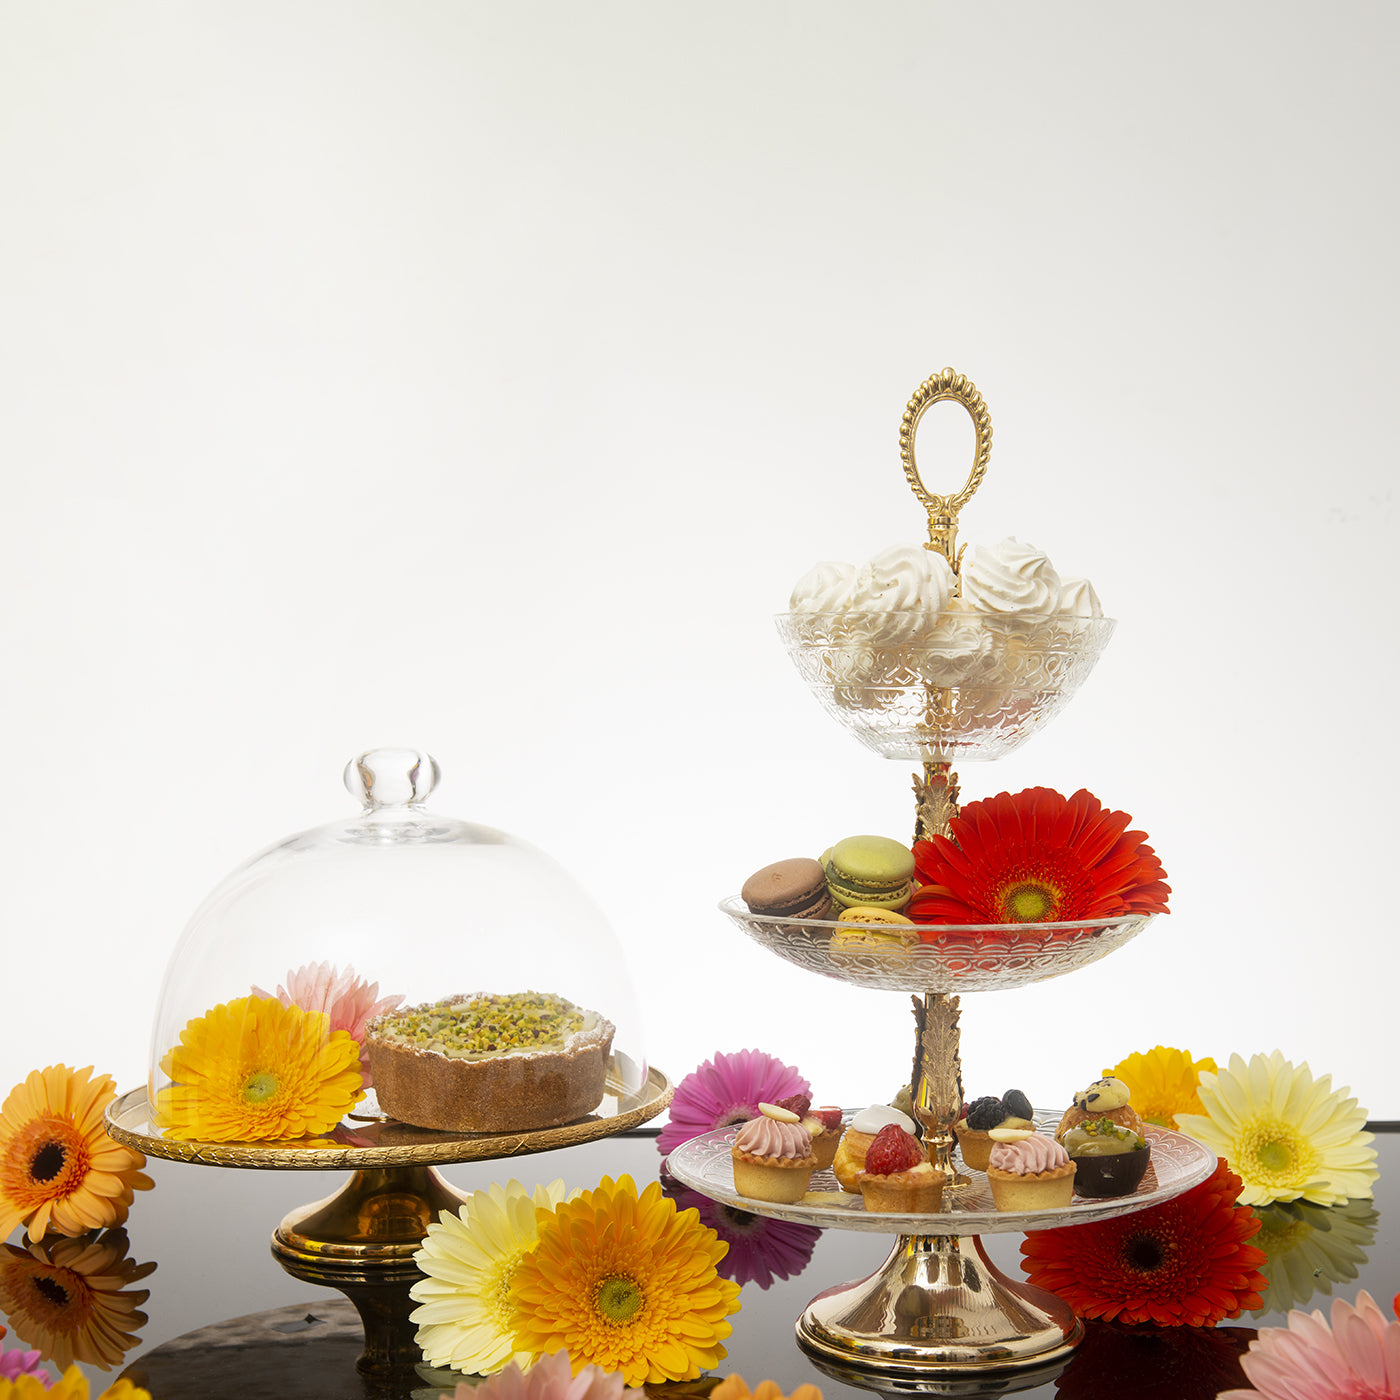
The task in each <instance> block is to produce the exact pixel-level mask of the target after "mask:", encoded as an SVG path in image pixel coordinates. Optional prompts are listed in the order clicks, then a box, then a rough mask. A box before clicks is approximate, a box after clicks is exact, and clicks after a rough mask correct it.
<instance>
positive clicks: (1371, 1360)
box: [1219, 1291, 1400, 1400]
mask: <svg viewBox="0 0 1400 1400" xmlns="http://www.w3.org/2000/svg"><path fill="white" fill-rule="evenodd" d="M1240 1364H1241V1365H1242V1366H1243V1367H1244V1373H1245V1375H1246V1376H1248V1377H1249V1379H1250V1380H1251V1381H1252V1382H1253V1386H1254V1388H1253V1389H1252V1390H1225V1391H1222V1392H1221V1393H1220V1397H1219V1400H1396V1397H1400V1322H1394V1321H1391V1322H1388V1321H1387V1320H1386V1317H1385V1314H1384V1313H1383V1312H1381V1310H1380V1308H1379V1307H1378V1306H1377V1305H1376V1301H1375V1299H1374V1298H1372V1297H1371V1295H1370V1294H1369V1293H1367V1292H1365V1291H1362V1292H1361V1293H1359V1294H1358V1295H1357V1298H1356V1306H1355V1307H1352V1305H1351V1304H1350V1303H1348V1302H1346V1301H1345V1300H1344V1299H1342V1298H1338V1299H1336V1300H1335V1301H1334V1302H1333V1304H1332V1317H1331V1323H1330V1325H1329V1323H1328V1320H1327V1318H1325V1317H1323V1315H1322V1313H1321V1312H1320V1311H1318V1312H1311V1313H1305V1312H1299V1311H1298V1310H1297V1309H1296V1308H1295V1309H1294V1310H1293V1311H1292V1312H1291V1313H1289V1314H1288V1326H1287V1327H1261V1328H1260V1329H1259V1335H1258V1336H1257V1337H1256V1338H1255V1339H1254V1342H1253V1344H1252V1345H1251V1346H1250V1348H1249V1351H1248V1353H1247V1354H1246V1355H1245V1357H1244V1358H1243V1360H1242V1361H1241V1363H1240Z"/></svg>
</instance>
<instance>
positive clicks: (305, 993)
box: [253, 962, 403, 1089]
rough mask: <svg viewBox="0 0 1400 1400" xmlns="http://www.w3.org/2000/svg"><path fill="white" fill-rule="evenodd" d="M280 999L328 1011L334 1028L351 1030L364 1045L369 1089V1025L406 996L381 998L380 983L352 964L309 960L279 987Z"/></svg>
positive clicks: (365, 1080) (363, 1076)
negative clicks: (340, 966) (357, 971)
mask: <svg viewBox="0 0 1400 1400" xmlns="http://www.w3.org/2000/svg"><path fill="white" fill-rule="evenodd" d="M253 995H254V996H258V997H267V998H268V999H269V1000H272V999H273V997H272V993H271V992H265V991H263V990H262V988H261V987H254V988H253ZM276 1000H278V1001H280V1002H281V1003H282V1005H283V1006H297V1007H300V1008H301V1010H303V1011H324V1012H325V1013H326V1015H327V1016H329V1017H330V1022H331V1023H330V1030H331V1032H332V1034H333V1033H334V1032H336V1031H348V1032H349V1033H350V1034H351V1035H352V1036H353V1037H354V1038H355V1040H356V1041H358V1042H359V1045H360V1078H361V1080H362V1082H363V1084H364V1087H365V1088H366V1089H368V1088H370V1087H371V1085H372V1084H373V1082H374V1081H373V1080H372V1079H371V1077H370V1072H369V1052H368V1051H367V1050H366V1049H365V1044H364V1043H365V1026H366V1024H367V1023H368V1022H369V1021H371V1020H372V1019H373V1018H374V1017H375V1016H382V1015H383V1014H384V1013H385V1012H386V1011H392V1010H393V1009H394V1008H395V1007H396V1006H397V1005H398V1004H399V1003H400V1002H401V1001H402V1000H403V997H402V996H401V995H400V996H391V997H381V996H380V995H379V983H378V982H367V981H366V980H365V979H364V978H363V977H358V976H356V974H355V969H354V968H353V967H351V966H350V964H349V963H346V965H345V971H344V972H341V971H340V970H339V969H338V968H337V967H336V966H335V965H334V964H333V963H328V962H319V963H306V964H304V965H303V966H301V967H299V968H297V969H295V971H292V972H289V973H288V974H287V985H286V986H285V987H280V986H279V987H278V988H277V996H276Z"/></svg>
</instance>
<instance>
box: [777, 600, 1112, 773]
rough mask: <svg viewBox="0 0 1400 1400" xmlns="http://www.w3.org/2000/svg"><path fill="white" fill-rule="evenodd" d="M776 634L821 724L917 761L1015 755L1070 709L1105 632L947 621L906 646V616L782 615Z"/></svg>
mask: <svg viewBox="0 0 1400 1400" xmlns="http://www.w3.org/2000/svg"><path fill="white" fill-rule="evenodd" d="M777 624H778V632H779V634H780V635H781V637H782V639H783V645H784V646H785V647H786V648H787V652H788V655H789V656H790V657H792V660H793V663H794V664H795V665H796V667H797V669H798V671H799V672H800V673H801V675H802V678H803V680H805V681H806V682H807V685H808V686H809V687H810V689H811V691H812V693H813V694H814V695H815V696H816V697H817V699H818V700H819V701H821V703H822V706H823V707H824V708H825V710H826V711H827V713H828V714H830V715H831V716H832V717H833V718H834V719H836V720H837V721H838V722H839V723H840V724H841V725H842V726H843V727H845V728H846V729H848V730H850V731H851V733H853V734H854V735H855V736H856V738H858V739H859V740H860V741H861V743H863V744H865V745H866V747H867V748H870V749H873V750H874V751H875V752H876V753H878V754H882V755H883V756H884V757H886V758H900V759H916V760H920V761H923V762H952V761H955V760H957V759H992V758H1000V757H1001V756H1002V755H1003V754H1007V753H1010V752H1011V751H1012V750H1013V749H1016V748H1019V747H1020V745H1021V744H1022V743H1024V742H1025V740H1026V739H1028V738H1029V737H1030V735H1031V734H1033V733H1034V732H1035V731H1036V730H1037V729H1038V728H1040V726H1041V725H1043V724H1044V723H1045V722H1046V721H1047V720H1049V719H1051V718H1052V717H1053V716H1055V715H1056V714H1058V713H1059V712H1060V710H1061V709H1063V708H1064V706H1065V705H1066V704H1067V703H1068V702H1069V700H1070V698H1071V697H1072V696H1073V695H1074V693H1075V691H1077V690H1078V689H1079V687H1080V685H1082V684H1083V682H1084V679H1085V677H1087V676H1088V674H1089V672H1090V671H1092V670H1093V668H1094V665H1095V663H1096V662H1097V661H1098V659H1099V656H1100V654H1101V653H1102V651H1103V649H1104V647H1105V646H1106V645H1107V643H1108V639H1109V637H1110V636H1111V635H1112V633H1113V628H1114V625H1115V624H1114V622H1113V620H1112V619H1111V618H1106V617H1099V618H1089V617H1070V616H1054V617H1029V616H1027V617H1002V616H996V615H991V614H979V613H971V612H962V613H954V612H952V611H945V612H944V613H942V614H940V615H939V616H938V617H937V618H936V619H934V624H935V625H933V626H929V627H924V628H923V629H922V630H921V631H919V632H917V633H916V634H915V635H913V636H912V637H911V636H909V635H908V634H909V626H910V615H909V614H907V613H858V612H855V611H852V612H844V613H783V614H781V615H779V617H778V618H777ZM895 639H898V640H895Z"/></svg>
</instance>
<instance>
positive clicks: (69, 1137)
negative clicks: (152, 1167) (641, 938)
mask: <svg viewBox="0 0 1400 1400" xmlns="http://www.w3.org/2000/svg"><path fill="white" fill-rule="evenodd" d="M116 1096H117V1090H116V1085H115V1084H114V1083H113V1082H112V1076H111V1075H110V1074H104V1075H100V1076H99V1077H98V1078H96V1079H94V1078H93V1077H92V1066H91V1065H89V1066H88V1067H87V1068H86V1069H69V1068H68V1066H67V1065H50V1066H49V1067H48V1068H47V1069H36V1070H34V1071H33V1072H32V1073H31V1074H30V1075H29V1077H28V1078H27V1079H26V1080H25V1081H24V1083H23V1084H17V1085H15V1087H14V1088H13V1089H11V1090H10V1094H9V1097H8V1098H7V1099H6V1100H5V1102H4V1105H3V1106H0V1239H4V1238H5V1237H6V1236H7V1235H8V1234H9V1233H10V1231H11V1230H13V1229H14V1228H15V1226H16V1225H21V1224H22V1225H24V1226H25V1227H26V1228H27V1229H28V1231H29V1237H30V1238H31V1239H35V1240H41V1239H43V1238H44V1236H45V1235H46V1234H47V1233H48V1232H49V1231H50V1230H52V1231H53V1232H54V1233H55V1234H59V1235H81V1234H84V1233H86V1232H87V1231H88V1230H100V1229H103V1228H105V1227H106V1226H108V1225H120V1224H121V1223H122V1221H123V1220H125V1219H126V1212H127V1208H128V1207H129V1206H130V1205H131V1199H132V1193H133V1192H136V1191H149V1190H150V1188H151V1178H150V1177H148V1176H146V1175H145V1174H144V1173H143V1172H142V1171H141V1168H142V1167H144V1166H145V1165H146V1159H145V1158H144V1157H143V1156H142V1155H141V1153H139V1152H134V1151H132V1149H131V1148H129V1147H123V1146H122V1145H121V1144H120V1143H119V1142H114V1141H113V1140H112V1139H111V1138H109V1137H108V1136H107V1128H106V1125H105V1123H104V1121H103V1116H102V1115H103V1113H104V1111H105V1110H106V1107H107V1105H108V1104H109V1103H111V1102H112V1100H113V1099H115V1098H116Z"/></svg>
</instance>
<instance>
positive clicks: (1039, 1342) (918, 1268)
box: [797, 1235, 1084, 1394]
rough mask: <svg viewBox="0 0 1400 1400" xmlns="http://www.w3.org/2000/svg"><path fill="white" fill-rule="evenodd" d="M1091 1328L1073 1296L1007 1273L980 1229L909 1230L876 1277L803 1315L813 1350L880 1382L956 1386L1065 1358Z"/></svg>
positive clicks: (807, 1346) (832, 1294) (804, 1341)
mask: <svg viewBox="0 0 1400 1400" xmlns="http://www.w3.org/2000/svg"><path fill="white" fill-rule="evenodd" d="M1083 1333H1084V1327H1083V1324H1082V1323H1081V1322H1080V1321H1079V1320H1078V1319H1077V1318H1076V1317H1075V1316H1074V1314H1073V1313H1072V1312H1071V1311H1070V1309H1069V1307H1068V1306H1067V1305H1066V1304H1065V1303H1063V1302H1062V1301H1061V1300H1060V1299H1059V1298H1057V1297H1055V1296H1054V1294H1051V1293H1046V1292H1044V1291H1043V1290H1042V1289H1039V1288H1033V1287H1031V1286H1030V1285H1029V1284H1025V1283H1018V1282H1016V1281H1015V1280H1013V1279H1010V1278H1008V1277H1007V1276H1006V1275H1005V1274H1003V1273H1002V1272H1001V1271H1000V1270H999V1269H998V1268H997V1267H996V1265H995V1264H993V1263H992V1261H991V1260H990V1259H989V1258H988V1257H987V1254H986V1251H985V1250H984V1249H983V1248H982V1241H981V1240H980V1239H979V1238H978V1237H977V1236H975V1235H901V1236H900V1238H899V1241H898V1243H897V1244H896V1245H895V1247H894V1249H893V1250H892V1251H891V1252H890V1256H889V1258H888V1259H886V1260H885V1262H884V1264H882V1265H881V1266H880V1268H879V1269H877V1270H876V1271H875V1272H874V1273H873V1274H871V1275H870V1277H869V1278H866V1279H862V1280H860V1281H859V1282H857V1283H843V1284H838V1285H837V1286H836V1287H835V1288H828V1289H827V1290H826V1292H825V1293H822V1294H819V1295H818V1296H817V1297H816V1298H814V1299H813V1300H812V1302H811V1303H810V1304H809V1305H808V1307H807V1309H806V1311H805V1312H804V1313H803V1314H802V1316H801V1317H800V1318H799V1319H798V1322H797V1341H798V1345H799V1346H801V1347H802V1349H803V1350H804V1351H806V1352H808V1353H809V1354H810V1355H811V1356H812V1357H813V1358H814V1359H815V1360H817V1361H820V1362H822V1363H824V1364H829V1365H830V1366H833V1367H835V1368H838V1369H840V1370H842V1371H846V1372H854V1373H863V1374H868V1375H870V1377H871V1379H870V1381H868V1382H866V1383H867V1384H870V1385H873V1386H874V1388H876V1389H880V1388H881V1387H880V1386H879V1384H878V1380H877V1378H878V1377H891V1378H893V1377H906V1378H909V1379H916V1380H918V1381H920V1382H921V1383H922V1382H926V1381H931V1382H937V1381H940V1380H943V1379H947V1380H948V1381H949V1382H950V1383H954V1388H953V1389H951V1390H949V1391H947V1393H949V1394H956V1393H957V1384H955V1383H959V1382H965V1381H968V1380H970V1379H973V1378H974V1377H978V1376H986V1375H989V1374H994V1373H997V1372H1000V1371H1008V1370H1009V1371H1018V1370H1020V1369H1021V1368H1023V1367H1028V1368H1029V1367H1034V1368H1043V1367H1046V1366H1049V1365H1050V1364H1052V1363H1054V1362H1056V1361H1060V1360H1063V1359H1065V1358H1067V1357H1068V1356H1069V1355H1070V1353H1071V1352H1072V1351H1073V1350H1074V1348H1075V1347H1076V1346H1077V1345H1078V1344H1079V1340H1080V1338H1081V1337H1082V1336H1083ZM920 1388H921V1389H923V1388H924V1386H923V1385H922V1384H921V1386H920ZM1006 1388H1007V1389H1015V1388H1017V1387H1016V1386H1014V1385H1008V1386H1007V1387H1006Z"/></svg>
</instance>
